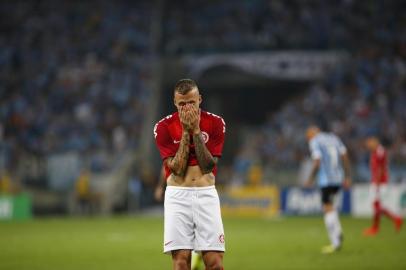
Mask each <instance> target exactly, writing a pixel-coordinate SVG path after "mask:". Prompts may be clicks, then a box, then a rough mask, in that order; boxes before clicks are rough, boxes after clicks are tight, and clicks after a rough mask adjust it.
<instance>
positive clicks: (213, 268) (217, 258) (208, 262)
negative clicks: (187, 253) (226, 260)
mask: <svg viewBox="0 0 406 270" xmlns="http://www.w3.org/2000/svg"><path fill="white" fill-rule="evenodd" d="M223 255H224V252H222V251H203V252H202V256H203V261H204V264H205V266H206V270H224V268H223Z"/></svg>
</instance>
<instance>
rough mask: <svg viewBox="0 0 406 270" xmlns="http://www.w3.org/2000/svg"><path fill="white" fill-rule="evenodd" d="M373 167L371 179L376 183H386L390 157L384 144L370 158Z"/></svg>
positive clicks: (371, 167)
mask: <svg viewBox="0 0 406 270" xmlns="http://www.w3.org/2000/svg"><path fill="white" fill-rule="evenodd" d="M369 165H370V169H371V181H372V183H374V184H378V185H379V184H386V183H387V182H388V174H389V173H388V157H387V154H386V150H385V148H384V147H383V146H382V145H379V146H378V148H377V149H376V150H375V151H374V152H372V153H371V157H370V160H369Z"/></svg>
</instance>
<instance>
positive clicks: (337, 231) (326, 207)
mask: <svg viewBox="0 0 406 270" xmlns="http://www.w3.org/2000/svg"><path fill="white" fill-rule="evenodd" d="M323 211H324V222H325V224H326V229H327V233H328V236H329V238H330V241H331V244H330V245H328V246H325V247H323V248H322V250H321V252H322V253H323V254H330V253H334V252H336V251H338V250H339V249H340V248H341V244H342V240H343V235H342V229H341V224H340V220H339V219H338V214H337V211H336V210H335V208H334V206H333V204H331V203H326V204H323Z"/></svg>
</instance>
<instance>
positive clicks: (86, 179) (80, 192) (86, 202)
mask: <svg viewBox="0 0 406 270" xmlns="http://www.w3.org/2000/svg"><path fill="white" fill-rule="evenodd" d="M75 197H76V200H77V206H78V213H80V214H89V213H90V210H91V209H90V208H91V203H92V192H91V187H90V173H89V171H88V170H86V169H83V170H82V171H81V172H80V174H79V176H78V178H77V179H76V182H75Z"/></svg>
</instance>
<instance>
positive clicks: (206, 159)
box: [193, 130, 217, 174]
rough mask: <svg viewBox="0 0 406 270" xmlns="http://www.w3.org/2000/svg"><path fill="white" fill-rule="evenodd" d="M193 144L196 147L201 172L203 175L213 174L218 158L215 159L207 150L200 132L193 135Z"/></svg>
mask: <svg viewBox="0 0 406 270" xmlns="http://www.w3.org/2000/svg"><path fill="white" fill-rule="evenodd" d="M193 143H194V145H195V152H196V157H197V161H198V162H199V167H200V170H201V171H202V173H203V174H207V173H211V172H212V171H213V168H214V166H215V165H216V163H217V158H216V157H213V156H212V154H211V153H210V152H209V150H208V149H207V147H206V144H205V143H204V140H203V136H202V133H201V132H200V130H199V131H198V132H196V133H193Z"/></svg>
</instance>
